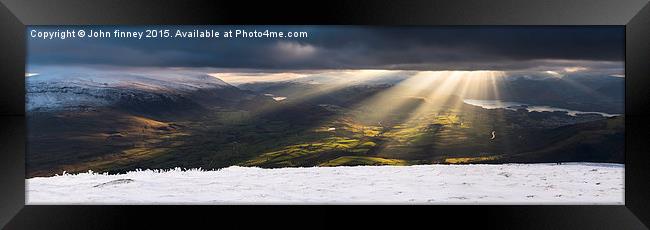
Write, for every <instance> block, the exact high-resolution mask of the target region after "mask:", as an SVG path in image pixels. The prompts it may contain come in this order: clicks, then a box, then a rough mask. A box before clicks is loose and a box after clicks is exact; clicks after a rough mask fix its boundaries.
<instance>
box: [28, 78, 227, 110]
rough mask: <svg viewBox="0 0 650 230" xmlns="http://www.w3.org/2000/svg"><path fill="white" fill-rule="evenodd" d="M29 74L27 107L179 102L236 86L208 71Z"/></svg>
mask: <svg viewBox="0 0 650 230" xmlns="http://www.w3.org/2000/svg"><path fill="white" fill-rule="evenodd" d="M42 71H45V72H39V73H38V74H37V75H33V76H29V77H27V78H26V87H27V98H26V99H27V106H26V108H27V110H28V111H31V110H58V109H74V108H83V107H95V106H108V105H113V104H116V103H119V102H120V101H121V100H129V99H136V100H142V101H147V100H149V101H154V102H160V101H162V102H175V101H182V100H184V99H185V98H183V97H185V96H187V95H190V94H192V93H193V92H195V91H197V90H211V89H221V88H228V87H230V88H234V87H233V86H230V85H228V84H227V83H225V82H224V81H222V80H220V79H218V78H215V77H212V76H210V75H207V74H200V73H189V72H180V71H160V70H158V71H131V72H125V71H121V72H118V71H110V70H96V69H89V68H48V69H43V70H42Z"/></svg>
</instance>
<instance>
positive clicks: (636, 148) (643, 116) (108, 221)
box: [0, 0, 650, 229]
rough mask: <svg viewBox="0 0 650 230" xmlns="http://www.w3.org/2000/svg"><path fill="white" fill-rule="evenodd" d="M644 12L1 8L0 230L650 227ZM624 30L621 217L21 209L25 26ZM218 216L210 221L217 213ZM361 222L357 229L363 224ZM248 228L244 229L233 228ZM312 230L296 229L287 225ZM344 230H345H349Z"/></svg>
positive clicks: (595, 6)
mask: <svg viewBox="0 0 650 230" xmlns="http://www.w3.org/2000/svg"><path fill="white" fill-rule="evenodd" d="M648 5H649V4H648V1H647V0H625V1H621V0H573V1H562V0H528V1H523V0H491V1H485V0H456V1H422V0H417V1H415V0H412V1H390V0H375V1H342V0H336V1H333V0H330V1H318V2H311V1H310V2H307V1H305V2H292V1H286V2H278V1H272V2H271V1H248V0H238V1H229V2H225V1H160V0H159V1H155V0H151V1H124V0H114V1H106V0H103V1H83V0H58V1H45V0H39V1H33V0H27V1H25V0H22V1H21V0H0V194H1V195H0V227H2V226H4V227H5V228H7V229H104V228H140V227H145V228H147V229H149V228H155V227H154V226H155V225H162V226H165V227H170V226H172V225H176V226H180V227H183V228H189V227H190V226H193V225H195V224H206V225H207V226H210V227H215V228H216V226H221V227H225V225H222V224H225V223H238V224H240V225H245V226H248V227H250V226H253V225H256V226H259V227H284V226H287V225H289V226H296V225H297V226H298V227H300V226H303V227H310V226H312V225H322V226H324V227H327V226H328V225H330V226H336V225H337V224H341V223H342V222H339V220H352V221H355V222H356V223H358V224H359V225H358V226H357V227H368V226H369V225H370V224H379V225H382V226H383V227H388V226H391V225H392V226H395V227H404V226H407V225H409V224H423V223H424V224H427V223H428V224H430V225H434V226H438V225H439V224H445V223H451V224H454V225H467V224H471V223H480V225H479V226H480V227H486V228H493V227H497V228H504V229H521V228H523V229H647V226H650V186H649V183H648V181H650V180H649V178H650V166H648V165H649V163H650V160H649V159H650V158H649V157H648V152H649V151H648V150H647V149H648V148H647V147H646V146H647V140H649V139H648V138H647V137H648V134H649V133H650V131H648V130H649V129H648V128H650V122H648V121H647V118H648V115H650V97H649V96H650V80H648V78H650V74H649V72H650V71H649V70H650V63H649V62H650V57H649V55H650V6H648ZM150 24H193V25H205V24H226V25H227V24H236V25H240V24H261V25H272V24H307V25H311V24H313V25H323V24H326V25H446V26H447V25H526V26H528V25H621V26H625V31H626V32H625V33H626V48H625V50H626V54H625V75H626V80H625V87H626V89H625V116H626V120H625V124H626V125H625V127H626V130H625V134H626V135H625V150H626V152H625V205H614V206H611V205H586V206H584V205H580V206H572V205H535V206H532V205H515V206H512V205H497V206H483V205H476V206H475V205H471V206H390V207H384V206H382V207H375V206H373V207H370V208H369V207H368V206H354V207H349V206H327V207H326V208H324V207H322V206H297V207H287V206H255V207H250V206H92V205H89V206H47V205H44V206H41V205H39V206H32V205H25V159H24V154H25V136H26V131H25V109H24V106H25V81H24V74H25V60H26V37H25V33H26V32H25V31H26V30H25V26H26V25H150ZM217 212H219V213H217ZM361 214H363V216H364V217H361ZM241 217H244V218H246V217H248V218H250V220H243V221H242V220H239V218H241ZM301 220H302V221H304V220H307V221H308V222H309V221H311V222H312V224H307V225H301V224H295V222H296V221H301ZM345 225H346V226H347V227H353V226H354V224H352V225H348V224H345Z"/></svg>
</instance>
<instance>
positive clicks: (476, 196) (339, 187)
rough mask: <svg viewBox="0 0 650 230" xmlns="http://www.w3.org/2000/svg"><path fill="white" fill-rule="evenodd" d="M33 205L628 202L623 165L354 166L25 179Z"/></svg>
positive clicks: (133, 173) (146, 171)
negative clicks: (625, 198)
mask: <svg viewBox="0 0 650 230" xmlns="http://www.w3.org/2000/svg"><path fill="white" fill-rule="evenodd" d="M26 186H27V188H26V192H27V194H26V196H27V197H26V203H27V204H30V205H34V204H286V203H290V204H305V203H306V204H376V203H383V204H403V203H407V204H624V166H623V165H622V164H596V163H564V164H562V165H556V164H502V165H417V166H353V167H311V168H278V169H262V168H254V167H237V166H233V167H229V168H225V169H221V170H217V171H201V170H188V171H182V170H180V169H176V170H170V171H152V170H144V171H133V172H128V173H126V174H119V175H107V174H96V173H81V174H75V175H70V174H65V175H60V176H53V177H37V178H31V179H27V180H26Z"/></svg>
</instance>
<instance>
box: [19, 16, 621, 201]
mask: <svg viewBox="0 0 650 230" xmlns="http://www.w3.org/2000/svg"><path fill="white" fill-rule="evenodd" d="M26 37H27V65H26V73H25V83H26V84H25V87H26V104H25V110H26V114H27V115H26V120H27V123H26V126H27V145H26V159H25V162H26V171H25V179H26V188H25V192H26V204H34V205H38V204H486V205H489V204H508V205H509V204H542V205H544V204H603V205H612V204H624V191H625V188H624V168H625V166H624V159H625V156H624V143H625V139H624V136H625V135H624V134H625V115H624V111H625V107H624V104H625V103H624V97H625V69H624V66H625V62H624V45H625V31H624V27H622V26H521V27H520V26H446V27H435V26H428V27H418V26H405V27H386V26H28V27H27V29H26Z"/></svg>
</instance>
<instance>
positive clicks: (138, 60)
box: [28, 26, 624, 70]
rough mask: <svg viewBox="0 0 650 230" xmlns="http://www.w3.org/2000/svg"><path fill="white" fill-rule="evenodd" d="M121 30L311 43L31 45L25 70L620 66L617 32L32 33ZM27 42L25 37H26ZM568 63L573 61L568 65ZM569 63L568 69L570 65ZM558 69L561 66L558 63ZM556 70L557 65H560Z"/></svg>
mask: <svg viewBox="0 0 650 230" xmlns="http://www.w3.org/2000/svg"><path fill="white" fill-rule="evenodd" d="M66 28H72V29H81V28H83V29H86V30H88V29H95V30H97V29H103V30H106V31H113V30H114V29H120V30H122V31H129V30H143V29H147V28H152V29H170V30H172V32H173V31H175V30H176V29H183V30H191V29H200V30H203V29H214V30H216V31H226V30H229V29H233V30H234V29H246V30H249V31H252V30H258V31H263V30H266V29H269V30H271V31H284V32H288V31H306V32H308V33H309V37H308V38H255V39H244V38H233V39H225V38H219V39H167V40H162V39H161V40H135V39H101V40H79V39H66V40H56V39H55V40H42V39H38V38H29V43H28V63H29V64H34V65H47V64H55V65H67V64H71V65H78V64H100V65H113V66H164V67H215V68H249V69H275V70H305V69H362V68H363V69H369V68H370V69H411V70H441V69H453V70H472V69H499V70H521V69H534V68H539V67H540V66H544V65H548V64H549V63H552V62H551V61H549V60H565V61H568V62H564V64H565V65H575V63H582V65H584V66H585V67H592V65H593V66H594V67H597V66H598V65H603V64H602V63H618V65H619V66H620V65H621V63H622V61H623V49H624V30H623V28H621V27H361V26H195V27H177V26H166V27H108V26H106V27H30V28H28V32H29V30H31V29H38V30H40V31H44V30H49V31H55V30H57V29H60V30H63V29H66ZM28 37H29V36H28ZM571 61H575V63H572V62H571ZM567 63H568V64H567ZM555 64H558V63H555ZM560 64H561V63H560Z"/></svg>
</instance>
